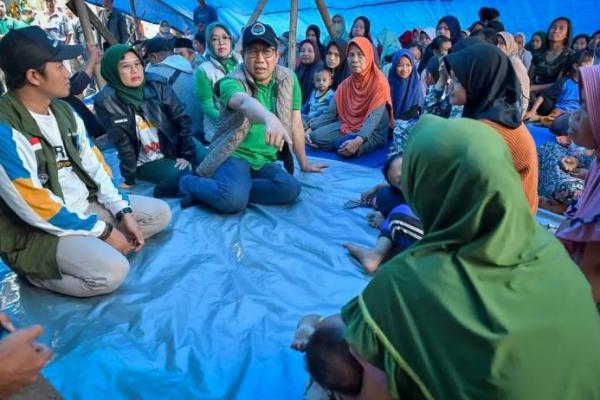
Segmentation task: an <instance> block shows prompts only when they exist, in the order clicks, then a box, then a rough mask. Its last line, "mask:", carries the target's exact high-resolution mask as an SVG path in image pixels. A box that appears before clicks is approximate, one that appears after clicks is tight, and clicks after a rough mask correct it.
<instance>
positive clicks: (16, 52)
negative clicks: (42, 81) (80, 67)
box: [0, 26, 83, 75]
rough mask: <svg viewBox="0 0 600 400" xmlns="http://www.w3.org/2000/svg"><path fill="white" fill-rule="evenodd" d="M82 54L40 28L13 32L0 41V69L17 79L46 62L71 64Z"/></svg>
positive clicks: (33, 27)
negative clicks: (69, 61)
mask: <svg viewBox="0 0 600 400" xmlns="http://www.w3.org/2000/svg"><path fill="white" fill-rule="evenodd" d="M81 54H83V47H82V46H79V45H64V44H62V43H61V42H59V41H57V40H56V39H54V38H53V37H52V36H50V35H48V33H46V32H45V31H44V30H43V29H42V28H40V27H39V26H29V27H27V28H21V29H13V30H11V31H10V32H8V33H7V34H6V36H4V37H3V38H2V40H0V68H2V70H4V71H5V72H7V73H8V74H10V75H18V74H20V73H24V72H27V71H28V70H30V69H33V68H39V67H41V66H42V65H44V64H45V63H47V62H54V61H64V60H71V59H73V58H75V57H77V56H79V55H81Z"/></svg>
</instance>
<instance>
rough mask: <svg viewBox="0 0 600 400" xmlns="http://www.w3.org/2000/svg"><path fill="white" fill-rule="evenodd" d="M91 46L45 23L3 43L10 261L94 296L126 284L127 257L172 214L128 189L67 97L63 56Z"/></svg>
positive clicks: (3, 251)
mask: <svg viewBox="0 0 600 400" xmlns="http://www.w3.org/2000/svg"><path fill="white" fill-rule="evenodd" d="M82 51H83V49H82V48H81V47H80V46H67V45H64V44H62V43H61V42H59V41H57V40H55V39H54V38H52V37H51V36H49V35H48V34H47V33H46V32H44V31H43V30H42V29H41V28H39V27H37V26H32V27H28V28H23V29H18V30H13V31H10V32H9V33H8V34H7V35H6V36H5V37H4V38H3V39H2V40H0V68H1V69H2V70H3V71H4V74H5V75H6V85H7V87H8V92H7V93H6V94H5V95H3V96H2V97H0V257H1V258H2V260H3V261H4V262H5V263H6V264H7V265H8V266H9V267H10V268H11V269H12V270H13V271H15V272H16V273H17V274H18V275H20V276H22V277H24V278H26V279H27V280H28V281H29V282H31V283H32V284H34V285H35V286H38V287H41V288H44V289H48V290H51V291H55V292H58V293H62V294H66V295H69V296H76V297H89V296H95V295H100V294H105V293H110V292H112V291H113V290H115V289H116V288H118V287H119V286H120V285H121V283H122V282H123V280H124V279H125V276H126V275H127V272H128V271H129V262H128V261H127V259H126V258H125V255H126V254H127V253H128V252H129V251H131V250H140V249H141V248H142V247H143V245H144V239H145V238H146V237H149V236H151V235H153V234H155V233H158V232H159V231H161V230H163V229H164V228H165V227H166V225H167V224H168V222H169V220H170V215H171V214H170V210H169V207H168V206H167V205H166V204H165V203H164V202H162V201H160V200H156V199H150V198H145V197H142V196H133V195H132V196H126V195H124V194H121V193H120V192H119V191H118V190H117V188H116V187H115V185H114V184H113V182H112V179H111V172H110V168H109V167H108V166H107V165H106V164H105V163H104V158H103V157H102V153H100V151H99V150H98V149H97V148H96V147H95V146H94V144H93V142H92V141H91V140H90V138H89V137H88V135H87V132H86V131H85V126H84V125H83V121H81V119H80V118H79V117H78V116H76V115H75V113H74V112H73V109H72V108H71V107H70V106H69V105H68V104H67V103H65V102H63V101H61V100H57V99H58V98H61V97H66V96H68V95H69V86H70V85H69V72H68V71H67V69H66V68H65V66H64V62H63V61H64V60H68V59H71V58H74V57H76V56H78V55H79V54H81V53H82ZM138 213H139V214H138ZM139 215H144V217H143V221H141V222H139V223H138V219H141V218H138V216H139Z"/></svg>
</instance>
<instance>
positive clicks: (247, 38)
mask: <svg viewBox="0 0 600 400" xmlns="http://www.w3.org/2000/svg"><path fill="white" fill-rule="evenodd" d="M242 54H243V56H244V62H243V63H242V64H240V65H239V66H238V68H237V69H236V70H234V71H233V72H232V73H230V74H229V75H227V76H226V77H225V78H223V79H221V80H220V81H219V83H218V84H217V87H216V89H215V94H216V95H217V96H219V103H220V105H221V115H220V117H219V120H218V123H217V129H216V131H217V133H216V135H215V137H214V139H213V141H212V143H213V144H212V146H211V151H210V153H209V154H208V156H207V157H206V158H205V159H204V161H203V162H202V163H201V164H200V166H198V168H197V170H196V174H195V175H187V176H183V177H182V178H181V179H180V181H179V190H180V192H182V193H183V194H185V195H187V197H186V198H185V199H184V202H183V205H189V204H193V203H194V202H198V203H202V204H207V205H209V206H211V207H213V208H215V209H216V210H218V211H221V212H226V213H235V212H240V211H242V210H244V209H245V208H246V205H247V204H248V203H256V204H267V205H269V204H287V203H291V202H293V201H294V200H296V198H297V197H298V196H299V194H300V183H298V181H297V180H296V178H294V176H293V169H294V162H293V157H292V153H291V151H290V150H292V149H293V151H294V153H295V154H296V157H297V160H298V163H299V164H300V167H301V168H302V170H303V171H305V172H320V171H321V170H322V169H323V168H325V167H326V165H324V164H310V163H309V162H308V161H307V159H306V154H305V136H304V128H303V126H302V119H301V117H300V109H301V107H302V93H301V90H300V85H299V83H298V78H297V77H296V74H295V73H294V72H293V71H291V70H289V69H288V68H285V67H282V66H279V65H277V60H278V57H279V56H278V54H277V35H276V34H275V32H274V31H273V28H271V27H270V26H269V25H266V24H262V23H260V22H256V23H254V24H252V25H251V26H249V27H247V28H246V29H245V30H244V33H243V35H242ZM277 159H280V160H283V162H284V165H285V168H286V170H287V172H286V171H284V170H283V169H282V168H281V167H280V166H279V165H277V164H276V163H275V162H276V161H277Z"/></svg>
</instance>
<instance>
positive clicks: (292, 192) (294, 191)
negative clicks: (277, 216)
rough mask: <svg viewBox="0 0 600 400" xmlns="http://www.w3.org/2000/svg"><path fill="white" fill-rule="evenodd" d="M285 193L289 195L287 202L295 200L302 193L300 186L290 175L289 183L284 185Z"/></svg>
mask: <svg viewBox="0 0 600 400" xmlns="http://www.w3.org/2000/svg"><path fill="white" fill-rule="evenodd" d="M286 191H287V193H288V195H289V202H292V201H294V200H296V199H297V198H298V197H299V196H300V192H302V185H300V182H298V180H297V179H296V178H294V177H293V176H291V175H290V179H289V181H288V182H287V183H286Z"/></svg>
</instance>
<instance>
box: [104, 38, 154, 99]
mask: <svg viewBox="0 0 600 400" xmlns="http://www.w3.org/2000/svg"><path fill="white" fill-rule="evenodd" d="M130 51H131V52H133V53H135V54H136V55H137V56H138V58H140V61H141V57H139V55H138V54H137V52H136V51H135V50H134V49H133V47H129V46H127V45H125V44H115V45H112V46H110V47H109V48H108V50H107V51H106V53H104V57H102V64H101V73H102V77H103V78H104V79H105V80H106V82H107V83H108V84H109V85H110V86H111V87H112V88H113V89H115V90H116V91H117V95H118V96H119V97H120V98H121V99H123V101H125V102H126V103H128V104H131V105H132V106H133V107H134V108H135V109H136V110H137V109H139V108H140V107H141V106H142V104H143V103H144V84H142V85H140V86H139V87H137V88H132V87H128V86H125V85H124V84H123V82H121V78H120V77H119V62H120V61H121V60H122V59H123V57H125V54H127V53H128V52H130Z"/></svg>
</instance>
